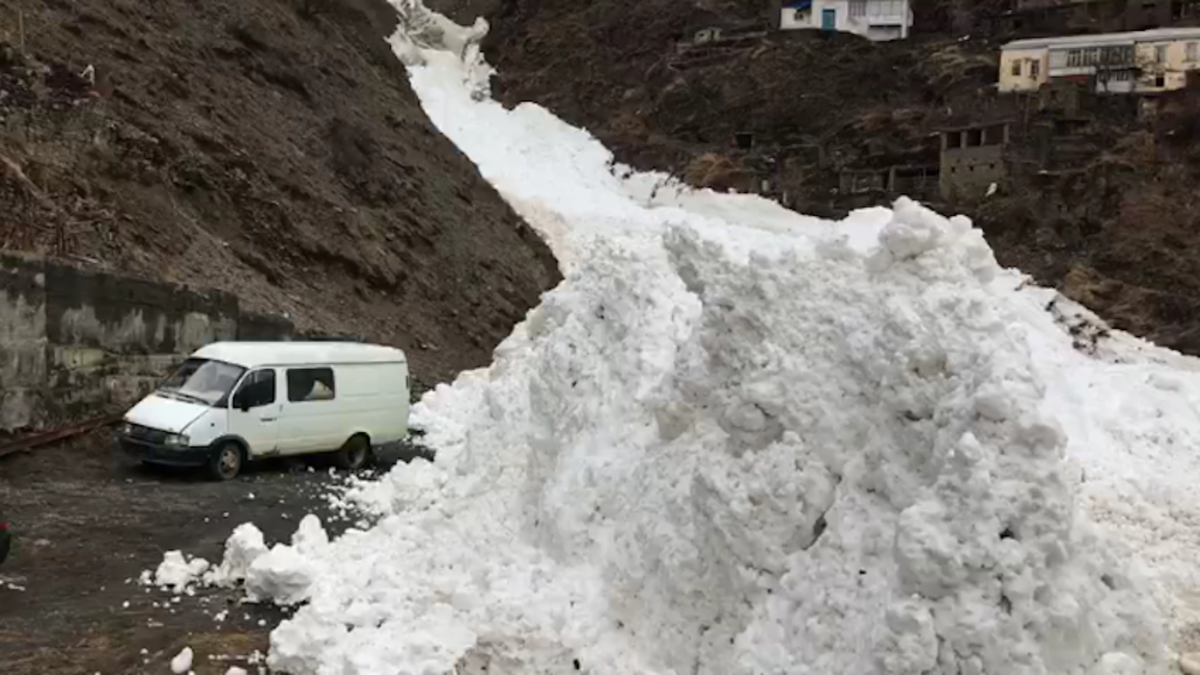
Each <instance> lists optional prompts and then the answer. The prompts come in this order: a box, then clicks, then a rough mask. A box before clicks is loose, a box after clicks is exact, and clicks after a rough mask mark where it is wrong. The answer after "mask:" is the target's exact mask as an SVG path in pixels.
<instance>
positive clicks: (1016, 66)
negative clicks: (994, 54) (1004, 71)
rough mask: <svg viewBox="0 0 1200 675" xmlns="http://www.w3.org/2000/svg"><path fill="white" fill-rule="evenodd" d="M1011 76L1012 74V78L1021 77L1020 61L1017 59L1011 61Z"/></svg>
mask: <svg viewBox="0 0 1200 675" xmlns="http://www.w3.org/2000/svg"><path fill="white" fill-rule="evenodd" d="M1012 74H1013V77H1020V76H1021V61H1020V60H1018V59H1013V62H1012Z"/></svg>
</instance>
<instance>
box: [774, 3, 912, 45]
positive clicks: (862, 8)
mask: <svg viewBox="0 0 1200 675" xmlns="http://www.w3.org/2000/svg"><path fill="white" fill-rule="evenodd" d="M912 24H913V13H912V7H910V6H909V0H783V6H782V8H781V9H780V14H779V28H780V30H825V31H837V32H841V33H854V34H856V35H861V36H863V37H865V38H867V39H868V40H875V41H883V40H902V39H904V38H907V37H908V33H909V30H910V29H911V28H912Z"/></svg>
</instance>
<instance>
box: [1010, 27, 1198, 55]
mask: <svg viewBox="0 0 1200 675" xmlns="http://www.w3.org/2000/svg"><path fill="white" fill-rule="evenodd" d="M1173 40H1200V28H1156V29H1154V30H1138V31H1130V32H1127V33H1102V34H1100V35H1072V36H1069V37H1052V38H1029V39H1025V40H1014V41H1012V42H1009V43H1007V44H1005V45H1004V46H1002V47H1001V49H1004V50H1009V49H1043V48H1047V47H1049V48H1051V49H1053V48H1055V47H1103V46H1105V45H1122V44H1133V43H1137V42H1168V41H1173Z"/></svg>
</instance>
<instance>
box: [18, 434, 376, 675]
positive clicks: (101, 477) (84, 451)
mask: <svg viewBox="0 0 1200 675" xmlns="http://www.w3.org/2000/svg"><path fill="white" fill-rule="evenodd" d="M382 460H383V461H381V462H380V466H378V467H377V469H386V468H387V466H388V464H390V463H394V462H395V458H394V457H392V458H382ZM337 480H338V478H337V477H334V476H331V475H330V468H329V465H328V464H326V463H323V462H322V461H321V460H320V458H317V459H314V460H311V461H299V460H293V461H291V462H284V461H276V462H271V463H266V464H262V465H255V466H252V467H250V468H249V469H248V470H247V473H245V474H244V475H243V476H241V477H240V478H238V479H236V480H233V481H230V482H228V483H214V482H210V481H208V480H206V479H205V478H204V477H203V475H202V474H200V473H198V472H195V471H179V470H165V469H152V468H147V467H143V466H141V465H140V464H138V463H137V462H136V461H135V460H133V459H130V458H128V457H125V456H124V455H123V454H122V453H121V452H120V451H119V450H118V449H117V448H116V447H115V446H114V444H113V442H112V437H111V435H110V433H109V432H107V431H101V432H97V433H95V434H92V435H90V436H88V437H85V438H83V439H80V440H77V441H75V442H71V443H68V444H63V445H59V446H52V447H46V448H42V449H39V450H36V451H34V452H32V453H27V454H22V455H16V456H11V457H7V458H3V459H0V513H3V517H5V518H7V520H8V521H9V523H10V527H11V529H12V530H13V532H14V534H15V536H16V540H15V544H14V549H13V553H12V555H11V557H10V558H9V559H8V561H7V562H6V563H4V564H3V565H0V664H4V665H3V668H2V669H0V670H3V672H4V673H5V675H47V674H49V673H54V674H55V675H74V674H79V675H93V674H94V673H103V674H104V675H126V674H129V675H133V674H138V673H156V674H161V673H164V672H169V662H170V660H171V659H172V658H173V657H174V656H175V655H176V654H177V653H178V652H179V651H180V650H181V649H183V647H185V646H190V647H191V648H192V649H193V651H194V652H195V662H194V665H193V670H194V671H195V673H196V675H208V674H209V673H217V674H218V675H223V674H224V673H225V671H226V669H227V668H228V667H229V666H230V665H240V666H242V667H245V668H247V669H248V670H249V672H251V673H255V672H258V671H257V669H256V666H255V665H254V664H251V663H250V662H249V661H250V658H249V657H250V656H251V655H252V654H253V653H254V652H255V651H256V650H258V651H260V652H262V653H265V652H266V651H267V646H268V634H269V632H270V630H271V629H272V628H273V627H274V626H276V625H277V624H278V623H279V621H280V619H281V618H282V617H283V614H282V612H281V610H279V609H277V608H274V607H268V606H256V605H252V604H245V605H242V604H240V603H239V596H238V594H237V593H236V592H232V591H214V590H206V591H201V592H198V593H197V595H196V596H195V597H187V596H184V597H182V598H181V599H180V601H179V602H177V603H176V602H173V601H172V597H173V594H171V593H169V592H164V591H160V590H158V589H157V588H152V589H151V590H150V591H149V592H147V590H146V588H145V587H142V586H139V585H138V583H137V578H138V576H139V575H140V574H141V572H142V570H146V569H150V570H153V569H154V568H155V567H157V565H158V564H159V562H161V560H162V556H163V553H164V552H165V551H169V550H173V549H180V550H182V551H183V552H184V553H186V554H188V555H197V556H200V557H203V558H205V559H207V560H209V561H210V562H219V561H220V559H221V555H222V550H223V547H224V542H225V539H226V538H227V537H228V536H229V534H230V532H231V531H232V530H233V528H234V527H236V526H237V525H239V524H241V523H243V522H247V521H253V522H254V523H255V524H256V525H258V527H259V528H260V529H262V530H263V532H264V534H265V535H266V539H267V543H268V545H271V544H273V543H275V542H278V541H287V540H289V539H290V537H291V534H292V532H293V531H294V530H295V528H296V525H297V524H298V522H299V520H300V519H301V518H302V517H303V516H304V515H305V514H308V513H315V514H317V515H318V516H320V517H321V519H322V521H323V522H325V523H326V525H327V527H328V529H330V530H331V533H333V532H337V531H339V530H340V529H342V528H343V527H344V525H341V524H340V523H339V522H336V521H333V519H332V518H331V514H330V513H329V511H328V509H327V508H326V507H325V502H324V500H323V499H322V498H321V495H322V494H323V493H324V492H325V491H326V490H327V489H328V488H329V487H330V486H331V485H333V484H334V483H335V482H336V481H337ZM331 521H332V522H331ZM126 603H128V606H125V604H126ZM156 605H157V606H156ZM224 609H228V610H229V612H228V615H227V618H226V619H225V620H224V621H223V622H217V621H216V620H215V619H214V618H213V615H215V614H217V613H218V612H220V611H221V610H224ZM210 657H214V658H210Z"/></svg>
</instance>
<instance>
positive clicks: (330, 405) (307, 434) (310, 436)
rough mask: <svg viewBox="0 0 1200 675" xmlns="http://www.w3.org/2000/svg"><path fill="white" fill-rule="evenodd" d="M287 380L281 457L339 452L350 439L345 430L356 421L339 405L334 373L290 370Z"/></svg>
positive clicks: (322, 369) (316, 369) (315, 368)
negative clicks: (329, 451)
mask: <svg viewBox="0 0 1200 675" xmlns="http://www.w3.org/2000/svg"><path fill="white" fill-rule="evenodd" d="M286 380H287V399H286V402H284V403H283V411H282V412H283V414H282V421H281V422H280V426H279V452H280V454H283V455H297V454H303V453H309V452H324V451H327V450H337V449H338V447H340V446H341V444H342V443H344V442H345V441H346V439H347V438H349V434H348V433H347V432H346V429H345V427H346V425H347V424H348V423H349V422H351V421H352V419H351V416H350V415H348V413H349V412H350V411H348V410H346V409H345V407H344V406H341V405H339V403H340V402H339V400H338V391H337V382H336V380H335V378H334V369H333V368H332V367H330V366H295V367H290V368H288V369H287V373H286ZM280 398H281V400H283V399H282V397H280Z"/></svg>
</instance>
